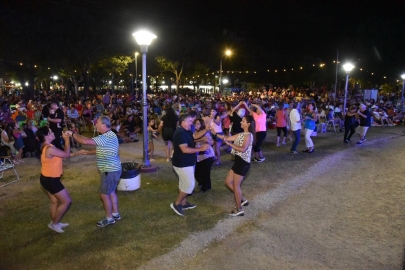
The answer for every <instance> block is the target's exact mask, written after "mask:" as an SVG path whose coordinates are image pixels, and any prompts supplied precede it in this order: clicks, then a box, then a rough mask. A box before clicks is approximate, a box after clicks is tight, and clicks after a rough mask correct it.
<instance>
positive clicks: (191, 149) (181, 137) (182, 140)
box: [170, 114, 210, 216]
mask: <svg viewBox="0 0 405 270" xmlns="http://www.w3.org/2000/svg"><path fill="white" fill-rule="evenodd" d="M192 123H193V122H192V118H191V117H190V115H189V114H181V115H180V118H179V127H177V129H176V131H175V132H174V135H173V149H174V153H173V168H174V171H175V172H176V174H177V175H178V177H179V195H178V197H177V199H176V201H175V202H174V203H172V204H170V207H171V208H172V209H173V211H174V212H175V213H176V214H177V215H179V216H184V212H183V210H187V209H193V208H195V207H196V205H195V204H191V203H189V202H188V201H187V196H188V195H190V194H191V193H193V190H194V186H195V182H194V166H195V162H196V153H198V152H200V151H205V150H208V149H209V147H210V146H209V145H208V144H204V145H202V146H201V147H200V148H195V142H194V138H193V133H192V132H191V130H190V127H191V125H192Z"/></svg>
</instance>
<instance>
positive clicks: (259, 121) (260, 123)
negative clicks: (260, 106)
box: [253, 111, 267, 132]
mask: <svg viewBox="0 0 405 270" xmlns="http://www.w3.org/2000/svg"><path fill="white" fill-rule="evenodd" d="M253 118H254V119H255V122H256V132H258V131H266V130H267V127H266V113H265V112H264V111H262V113H261V114H257V113H255V112H253Z"/></svg>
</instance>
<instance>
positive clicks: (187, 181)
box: [173, 166, 195, 194]
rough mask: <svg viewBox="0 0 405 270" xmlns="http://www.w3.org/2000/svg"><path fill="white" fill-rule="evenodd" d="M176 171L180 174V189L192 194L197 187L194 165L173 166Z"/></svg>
mask: <svg viewBox="0 0 405 270" xmlns="http://www.w3.org/2000/svg"><path fill="white" fill-rule="evenodd" d="M173 168H174V171H175V172H176V173H177V175H178V176H179V189H180V191H181V192H184V193H187V194H191V193H193V190H194V187H195V180H194V166H189V167H182V168H179V167H175V166H173Z"/></svg>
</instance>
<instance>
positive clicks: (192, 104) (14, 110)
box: [0, 87, 404, 165]
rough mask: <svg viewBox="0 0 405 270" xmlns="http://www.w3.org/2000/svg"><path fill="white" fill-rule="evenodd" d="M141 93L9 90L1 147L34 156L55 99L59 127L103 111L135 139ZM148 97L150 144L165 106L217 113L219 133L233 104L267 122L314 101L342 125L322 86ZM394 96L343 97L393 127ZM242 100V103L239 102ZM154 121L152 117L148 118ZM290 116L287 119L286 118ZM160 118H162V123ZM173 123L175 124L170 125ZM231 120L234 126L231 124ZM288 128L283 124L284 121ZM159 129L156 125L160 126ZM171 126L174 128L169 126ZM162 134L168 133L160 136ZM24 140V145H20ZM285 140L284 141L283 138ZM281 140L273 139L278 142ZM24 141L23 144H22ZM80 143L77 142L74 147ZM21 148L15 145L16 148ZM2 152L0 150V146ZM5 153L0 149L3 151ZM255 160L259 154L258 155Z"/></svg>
mask: <svg viewBox="0 0 405 270" xmlns="http://www.w3.org/2000/svg"><path fill="white" fill-rule="evenodd" d="M142 98H143V97H142V95H140V94H138V93H137V94H134V95H132V94H128V93H116V92H114V93H112V91H111V90H110V91H106V92H105V93H104V94H100V95H97V94H93V95H92V96H91V97H90V98H84V97H77V96H72V95H70V96H68V95H64V93H63V92H54V91H49V92H48V91H36V92H35V97H34V99H33V100H25V99H24V98H23V97H22V96H18V95H14V94H8V95H6V94H3V95H2V96H0V104H1V111H0V123H1V124H2V145H3V146H4V145H6V146H8V147H9V148H10V150H11V153H12V154H13V155H15V160H16V162H20V161H21V162H22V160H21V158H22V157H28V156H34V155H35V154H34V153H35V152H36V151H37V149H38V147H36V146H35V145H36V144H33V143H32V142H35V141H36V139H35V132H36V129H37V128H38V127H39V126H41V125H46V124H50V123H49V122H50V121H48V120H49V119H51V118H49V119H48V117H49V114H50V111H51V110H52V108H51V101H55V100H56V101H58V103H57V106H58V107H59V108H58V109H60V110H61V111H62V112H63V115H64V117H63V119H62V121H61V123H59V124H57V125H58V127H59V125H60V128H63V129H69V130H76V131H77V132H84V131H91V132H94V134H95V132H96V131H95V130H94V125H95V123H96V120H97V118H98V117H99V116H101V115H108V116H109V117H110V119H111V123H112V126H113V130H114V131H115V132H116V134H117V135H118V137H119V138H120V142H121V143H122V142H132V141H137V140H136V139H135V137H136V135H137V134H138V133H142V132H143V130H142V129H143V125H142V119H143V115H142V114H143V110H142V103H143V102H142ZM147 99H148V104H149V108H148V115H147V117H148V122H149V123H151V124H150V128H149V125H148V131H149V132H150V136H149V140H150V142H153V138H155V137H156V136H157V134H158V131H160V133H162V132H163V130H162V129H163V126H162V127H160V122H161V119H162V117H163V116H164V115H165V114H166V112H167V111H168V109H169V108H171V109H172V110H169V111H170V112H169V113H172V112H173V113H174V114H175V115H179V114H180V113H181V112H190V111H192V110H193V111H195V112H197V114H198V115H199V117H198V118H200V117H201V118H204V117H211V118H216V117H219V119H220V121H221V125H222V127H223V132H224V133H225V134H227V132H229V129H230V127H232V126H233V125H234V126H238V123H236V124H235V121H232V120H233V119H231V118H232V117H230V112H231V111H232V109H233V108H235V107H236V106H240V109H243V110H244V111H245V113H246V114H247V115H248V114H251V112H252V109H255V110H256V109H260V110H262V111H263V112H264V113H265V115H266V122H267V123H269V125H271V124H272V123H276V122H277V119H276V114H277V111H278V109H279V108H283V109H285V110H286V111H287V114H289V111H290V110H291V109H292V104H293V103H294V102H296V103H297V104H298V105H297V109H298V111H299V112H300V113H301V114H303V113H304V112H305V110H306V109H307V107H308V104H313V106H314V111H315V112H316V113H317V115H318V116H319V120H320V121H323V119H325V120H327V121H328V120H334V121H336V122H337V123H338V124H339V129H340V130H341V131H343V129H344V116H345V112H343V99H342V97H341V95H339V92H338V95H337V97H336V98H335V95H334V92H333V91H330V92H328V91H326V88H324V87H321V88H312V87H310V88H293V87H291V88H271V89H269V90H267V89H265V88H263V89H259V90H257V91H246V92H239V93H237V92H234V93H228V94H227V95H225V94H220V93H214V94H204V93H198V92H194V91H191V90H190V91H188V92H187V91H185V92H183V93H182V94H176V93H170V92H155V93H153V94H148V95H147ZM397 99H398V96H396V95H385V96H381V95H380V96H379V98H378V100H374V99H370V100H363V98H362V96H361V95H359V94H356V93H355V92H351V94H350V95H349V98H348V99H347V105H346V111H347V110H348V108H350V107H351V106H357V107H359V106H360V104H364V105H366V107H367V110H369V111H370V113H371V125H372V126H384V125H389V126H390V125H397V124H402V123H403V122H404V114H403V112H402V110H401V109H402V108H396V102H397ZM241 102H243V104H241ZM211 110H215V116H214V117H213V116H210V114H211V113H212V111H211ZM150 119H153V121H152V122H151V121H149V120H150ZM287 120H289V119H287ZM163 122H164V121H163ZM169 124H171V125H174V123H169ZM232 124H233V125H232ZM287 126H288V123H287ZM159 127H160V128H159ZM173 128H175V126H173ZM161 135H163V136H166V137H167V134H165V135H164V134H161ZM20 141H23V143H20ZM282 143H285V141H282ZM279 144H280V142H277V145H279ZM22 145H24V146H23V147H22V148H21V146H22ZM73 146H76V147H79V146H80V145H78V144H76V145H73ZM220 146H221V144H220V143H218V144H217V145H215V146H214V151H215V156H216V157H217V160H216V162H215V163H214V164H215V165H219V164H220V162H221V161H220V152H219V151H220V149H219V148H220ZM18 148H20V149H18ZM3 150H4V149H3ZM3 154H4V153H3ZM170 156H171V153H170V147H169V149H167V152H166V159H170ZM255 158H256V159H260V158H261V156H260V155H257V156H256V157H255Z"/></svg>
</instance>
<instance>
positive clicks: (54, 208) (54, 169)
mask: <svg viewBox="0 0 405 270" xmlns="http://www.w3.org/2000/svg"><path fill="white" fill-rule="evenodd" d="M36 135H37V137H38V140H39V142H40V143H41V144H42V146H41V151H42V153H41V163H42V167H41V177H40V182H41V186H42V187H43V188H44V189H45V190H46V192H47V195H48V197H49V201H50V206H49V208H50V214H51V219H52V221H51V223H49V224H48V227H49V228H50V229H51V230H54V231H55V232H57V233H63V228H65V227H67V226H68V225H69V224H67V223H60V220H61V219H62V217H63V215H64V214H65V213H66V212H67V211H68V209H69V207H70V204H71V201H72V200H71V199H70V196H69V193H68V192H67V190H66V189H65V187H64V186H63V184H62V183H61V182H60V179H61V176H62V174H63V168H62V158H66V157H69V156H70V140H69V135H68V134H66V133H62V137H63V139H64V141H65V147H64V151H62V150H60V149H58V148H56V147H55V146H53V145H52V144H51V142H52V141H53V140H54V139H55V135H54V134H53V132H52V130H51V129H50V128H48V127H47V126H45V127H41V128H39V129H38V131H37V133H36Z"/></svg>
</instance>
